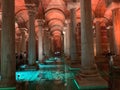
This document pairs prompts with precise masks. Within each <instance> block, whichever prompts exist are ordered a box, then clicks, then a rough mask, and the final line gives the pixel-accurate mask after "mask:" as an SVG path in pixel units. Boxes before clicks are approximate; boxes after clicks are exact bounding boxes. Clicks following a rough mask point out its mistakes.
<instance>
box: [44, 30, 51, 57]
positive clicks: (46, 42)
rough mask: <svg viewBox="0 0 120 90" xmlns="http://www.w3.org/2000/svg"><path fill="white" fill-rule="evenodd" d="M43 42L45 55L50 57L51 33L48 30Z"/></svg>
mask: <svg viewBox="0 0 120 90" xmlns="http://www.w3.org/2000/svg"><path fill="white" fill-rule="evenodd" d="M43 40H44V53H45V55H47V56H49V52H50V40H49V33H48V31H47V30H44V36H43Z"/></svg>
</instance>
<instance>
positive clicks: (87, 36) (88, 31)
mask: <svg viewBox="0 0 120 90" xmlns="http://www.w3.org/2000/svg"><path fill="white" fill-rule="evenodd" d="M80 6H81V73H80V74H81V75H84V76H89V75H90V74H96V73H97V70H96V66H95V61H94V50H93V31H92V16H91V0H81V3H80Z"/></svg>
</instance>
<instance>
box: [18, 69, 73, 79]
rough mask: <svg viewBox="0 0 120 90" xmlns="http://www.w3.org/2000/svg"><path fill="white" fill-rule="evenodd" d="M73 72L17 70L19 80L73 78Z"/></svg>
mask: <svg viewBox="0 0 120 90" xmlns="http://www.w3.org/2000/svg"><path fill="white" fill-rule="evenodd" d="M72 77H73V74H71V73H70V72H64V71H56V70H55V71H51V70H39V71H34V70H32V71H18V72H16V80H17V81H38V80H41V79H46V80H64V79H68V78H72Z"/></svg>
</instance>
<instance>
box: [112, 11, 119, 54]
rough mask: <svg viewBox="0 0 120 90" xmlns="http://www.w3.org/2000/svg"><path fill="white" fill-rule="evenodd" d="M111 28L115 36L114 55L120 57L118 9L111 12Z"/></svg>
mask: <svg viewBox="0 0 120 90" xmlns="http://www.w3.org/2000/svg"><path fill="white" fill-rule="evenodd" d="M113 28H114V36H115V44H116V49H115V54H117V55H120V9H114V10H113Z"/></svg>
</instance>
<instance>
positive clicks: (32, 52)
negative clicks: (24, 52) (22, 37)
mask: <svg viewBox="0 0 120 90" xmlns="http://www.w3.org/2000/svg"><path fill="white" fill-rule="evenodd" d="M33 8H34V6H28V9H29V10H28V14H29V38H28V63H29V65H33V64H35V61H36V39H35V12H34V9H33Z"/></svg>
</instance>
